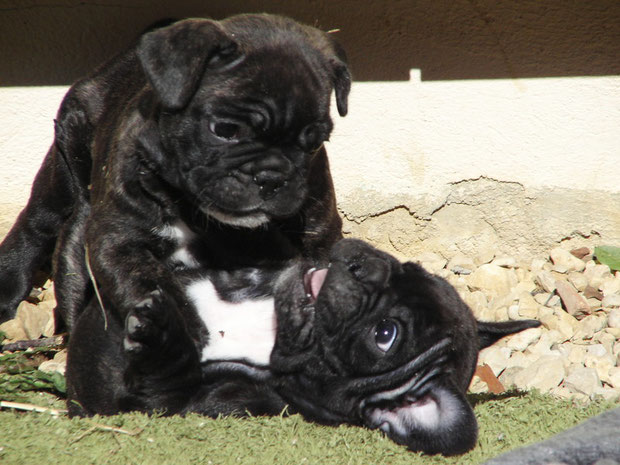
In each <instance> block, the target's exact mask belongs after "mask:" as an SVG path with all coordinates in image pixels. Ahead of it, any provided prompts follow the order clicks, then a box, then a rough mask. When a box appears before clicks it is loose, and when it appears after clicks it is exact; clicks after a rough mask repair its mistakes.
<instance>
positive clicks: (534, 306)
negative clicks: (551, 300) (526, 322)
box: [519, 292, 540, 318]
mask: <svg viewBox="0 0 620 465" xmlns="http://www.w3.org/2000/svg"><path fill="white" fill-rule="evenodd" d="M538 307H540V305H539V303H538V302H536V300H535V299H534V297H532V295H531V294H530V293H528V292H523V293H521V294H520V296H519V315H521V316H522V317H523V318H536V317H538Z"/></svg>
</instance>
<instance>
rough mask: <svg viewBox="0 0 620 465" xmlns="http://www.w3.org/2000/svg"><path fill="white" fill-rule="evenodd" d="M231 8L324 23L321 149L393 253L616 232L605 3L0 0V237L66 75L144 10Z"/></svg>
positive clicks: (342, 194)
mask: <svg viewBox="0 0 620 465" xmlns="http://www.w3.org/2000/svg"><path fill="white" fill-rule="evenodd" d="M87 3H88V2H87ZM242 11H247V12H257V11H270V12H277V13H282V14H287V15H289V16H292V17H294V18H296V19H299V20H301V21H304V22H307V23H310V24H316V25H318V26H320V27H321V28H323V29H325V30H330V29H339V32H336V33H335V34H337V37H338V39H339V40H340V42H341V43H342V44H343V45H344V47H345V48H346V50H347V51H348V54H349V58H350V62H351V67H352V70H353V74H354V77H355V83H354V86H353V91H352V94H351V102H350V114H349V116H347V117H346V118H344V119H340V118H338V117H336V116H335V117H334V119H335V123H336V130H335V132H334V134H333V136H332V142H330V144H329V152H330V157H331V160H332V167H333V174H334V179H335V183H336V187H337V191H338V192H337V193H338V198H339V204H340V208H341V213H342V214H343V216H344V217H345V219H346V220H347V221H346V222H345V227H346V229H347V231H349V232H350V233H351V234H354V235H356V236H358V237H362V238H366V239H369V240H371V241H373V242H375V243H378V244H380V245H381V246H383V247H384V248H386V249H388V250H390V251H392V252H394V253H397V254H399V255H401V256H412V255H415V254H417V253H419V252H421V251H423V250H436V251H440V252H441V253H443V254H444V255H447V256H450V255H452V254H454V253H455V252H457V251H463V252H466V253H475V252H476V251H480V250H481V249H483V248H492V249H495V250H497V251H498V252H506V253H513V254H518V255H520V256H523V257H529V256H531V255H535V254H540V253H543V252H544V251H545V250H547V249H548V248H549V247H551V246H552V245H553V244H555V243H557V242H560V241H562V240H565V239H567V238H575V239H573V241H572V242H573V243H575V244H577V243H580V242H582V241H586V242H589V243H608V244H616V245H620V187H619V186H620V183H619V182H618V180H619V179H620V131H619V130H618V128H620V59H619V58H620V2H618V1H617V0H609V1H603V0H597V1H595V2H592V1H588V0H576V1H571V2H566V1H565V0H553V1H546V2H545V1H540V0H525V1H520V2H513V1H495V0H486V1H484V0H420V1H414V0H402V1H397V0H392V1H378V0H377V1H371V0H357V1H356V0H347V1H329V0H310V1H303V2H302V1H270V2H266V1H265V2H260V1H211V2H204V1H203V2H200V1H189V0H186V1H179V2H165V1H146V0H141V1H139V0H130V1H125V2H111V1H105V0H104V1H99V2H97V3H96V4H90V5H82V4H81V2H80V1H72V0H56V1H53V2H52V1H42V0H33V1H30V2H28V4H27V5H26V4H25V3H24V2H23V1H17V0H16V1H12V2H11V1H7V0H0V31H2V34H0V235H2V234H3V233H4V232H5V231H6V229H7V228H8V227H9V226H10V224H11V223H12V221H13V220H14V216H15V215H16V213H17V211H18V210H19V208H21V206H23V204H24V203H25V201H26V200H27V197H28V191H29V187H30V183H31V181H32V178H33V176H34V174H35V172H36V169H37V168H38V165H39V164H40V161H41V159H42V157H43V156H44V154H45V152H46V150H47V146H48V145H49V143H50V141H51V139H52V135H53V133H52V119H53V117H54V114H55V112H56V108H57V107H58V104H59V102H60V100H61V99H62V95H63V93H64V91H65V90H66V86H67V85H69V84H70V83H71V82H72V81H73V80H75V79H76V78H78V77H80V76H82V75H84V74H86V73H88V72H89V71H90V70H91V69H92V68H93V67H94V66H95V65H96V64H98V63H99V62H101V61H102V60H104V59H105V58H106V57H108V56H111V55H113V54H114V53H115V52H116V51H118V50H120V49H122V47H123V46H125V45H126V44H127V43H129V42H130V41H131V40H132V38H133V37H135V35H136V34H137V32H138V31H140V30H141V29H142V28H144V27H146V26H147V25H148V24H150V23H152V22H153V21H155V20H157V19H160V18H163V17H185V16H200V15H202V16H205V15H207V16H212V17H216V18H217V17H223V16H226V15H228V14H232V13H236V12H242ZM587 238H589V239H587Z"/></svg>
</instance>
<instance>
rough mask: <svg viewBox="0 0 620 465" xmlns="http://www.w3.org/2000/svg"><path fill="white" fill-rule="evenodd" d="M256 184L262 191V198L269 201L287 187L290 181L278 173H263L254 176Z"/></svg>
mask: <svg viewBox="0 0 620 465" xmlns="http://www.w3.org/2000/svg"><path fill="white" fill-rule="evenodd" d="M254 182H255V183H256V185H257V186H258V187H259V189H260V196H261V198H262V199H263V200H269V199H271V198H272V197H273V196H275V195H276V194H277V193H278V191H279V190H280V189H281V188H282V187H284V186H286V184H287V182H288V181H287V179H286V176H284V174H282V173H279V172H277V171H261V172H259V173H257V174H255V175H254Z"/></svg>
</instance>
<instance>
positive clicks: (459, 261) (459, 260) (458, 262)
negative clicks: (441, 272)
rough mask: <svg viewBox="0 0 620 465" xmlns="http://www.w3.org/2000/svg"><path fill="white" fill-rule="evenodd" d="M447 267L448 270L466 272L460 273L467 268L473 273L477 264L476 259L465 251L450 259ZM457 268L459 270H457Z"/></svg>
mask: <svg viewBox="0 0 620 465" xmlns="http://www.w3.org/2000/svg"><path fill="white" fill-rule="evenodd" d="M446 268H447V269H448V270H451V271H452V272H454V273H457V274H464V273H459V271H462V270H467V271H468V272H469V273H471V272H472V271H473V270H474V269H475V268H476V265H475V263H474V261H473V260H472V259H471V258H470V257H468V256H467V255H465V254H463V253H457V254H456V255H455V256H454V257H452V258H451V259H450V260H449V261H448V264H447V265H446ZM455 268H456V269H457V270H458V271H455Z"/></svg>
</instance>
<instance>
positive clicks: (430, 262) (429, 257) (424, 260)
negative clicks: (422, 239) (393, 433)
mask: <svg viewBox="0 0 620 465" xmlns="http://www.w3.org/2000/svg"><path fill="white" fill-rule="evenodd" d="M415 261H417V262H418V263H420V264H421V265H422V266H423V267H424V268H425V269H426V270H428V271H429V272H430V273H434V274H437V273H438V272H439V270H441V269H443V268H444V267H445V266H446V263H448V261H447V260H446V259H445V258H443V257H442V256H441V255H438V254H436V253H434V252H422V253H421V254H420V255H418V256H417V257H416V258H415Z"/></svg>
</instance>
